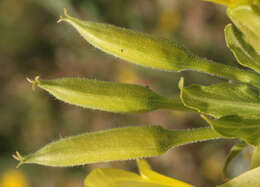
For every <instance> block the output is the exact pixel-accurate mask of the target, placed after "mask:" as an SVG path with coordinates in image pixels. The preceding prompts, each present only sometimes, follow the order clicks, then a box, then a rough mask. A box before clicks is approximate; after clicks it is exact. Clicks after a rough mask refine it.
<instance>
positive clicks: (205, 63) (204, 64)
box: [191, 57, 260, 87]
mask: <svg viewBox="0 0 260 187" xmlns="http://www.w3.org/2000/svg"><path fill="white" fill-rule="evenodd" d="M191 69H194V70H197V71H200V72H204V73H208V74H210V75H215V76H218V77H223V78H226V79H229V80H234V81H239V82H243V83H248V84H251V85H254V86H256V87H260V76H259V75H258V74H257V73H255V72H253V71H250V70H243V69H240V68H237V67H234V66H229V65H225V64H221V63H216V62H214V61H211V60H208V59H203V58H199V57H198V58H196V59H195V61H194V64H193V67H192V68H191Z"/></svg>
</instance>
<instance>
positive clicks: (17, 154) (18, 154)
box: [12, 151, 24, 168]
mask: <svg viewBox="0 0 260 187" xmlns="http://www.w3.org/2000/svg"><path fill="white" fill-rule="evenodd" d="M12 157H13V158H14V159H15V160H18V161H19V163H18V164H17V166H16V168H19V167H20V166H21V165H22V164H23V163H24V157H22V155H21V154H20V153H19V152H18V151H16V154H14V155H12Z"/></svg>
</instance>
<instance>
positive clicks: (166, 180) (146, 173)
mask: <svg viewBox="0 0 260 187" xmlns="http://www.w3.org/2000/svg"><path fill="white" fill-rule="evenodd" d="M137 165H138V168H139V171H140V174H141V176H142V177H143V178H144V179H146V180H149V181H152V182H154V183H158V184H162V185H167V186H171V187H193V186H192V185H190V184H187V183H184V182H182V181H179V180H176V179H173V178H170V177H167V176H164V175H161V174H160V173H157V172H155V171H153V170H152V169H151V166H150V165H149V164H148V163H147V161H145V160H137Z"/></svg>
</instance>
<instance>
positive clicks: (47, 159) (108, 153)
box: [14, 126, 220, 167]
mask: <svg viewBox="0 0 260 187" xmlns="http://www.w3.org/2000/svg"><path fill="white" fill-rule="evenodd" d="M217 137H220V136H219V134H217V133H216V132H215V131H214V130H212V129H210V128H199V129H194V130H188V131H184V130H180V131H173V130H166V129H163V128H162V127H160V126H141V127H124V128H115V129H109V130H104V131H98V132H94V133H85V134H82V135H78V136H72V137H68V138H64V139H61V140H58V141H56V142H53V143H50V144H48V145H46V146H45V147H43V148H42V149H40V150H38V151H37V152H35V153H33V154H30V155H28V156H25V157H22V156H21V155H20V154H19V153H18V152H17V155H14V158H15V159H17V160H19V161H20V163H19V164H18V167H19V166H20V165H21V164H24V163H25V164H26V163H28V164H29V163H34V164H40V165H47V166H64V167H65V166H76V165H83V164H90V163H96V162H107V161H113V160H128V159H136V158H143V157H151V156H158V155H160V154H163V153H165V152H166V151H168V150H169V149H170V148H171V147H172V146H177V145H181V144H186V143H192V142H197V141H203V140H208V139H214V138H217Z"/></svg>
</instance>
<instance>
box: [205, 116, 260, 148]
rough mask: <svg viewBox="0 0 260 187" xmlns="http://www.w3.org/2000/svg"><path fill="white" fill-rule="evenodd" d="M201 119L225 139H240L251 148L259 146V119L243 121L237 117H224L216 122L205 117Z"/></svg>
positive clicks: (243, 119)
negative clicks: (251, 146)
mask: <svg viewBox="0 0 260 187" xmlns="http://www.w3.org/2000/svg"><path fill="white" fill-rule="evenodd" d="M203 118H204V119H205V120H206V121H207V122H208V123H209V124H210V125H211V126H212V128H214V129H215V130H216V131H217V132H218V133H219V134H221V135H222V136H224V137H226V138H241V139H242V140H244V141H245V142H247V143H248V144H250V145H253V146H255V145H259V144H260V119H245V118H242V117H238V116H225V117H222V118H220V119H217V120H211V119H209V118H207V117H205V116H203Z"/></svg>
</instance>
